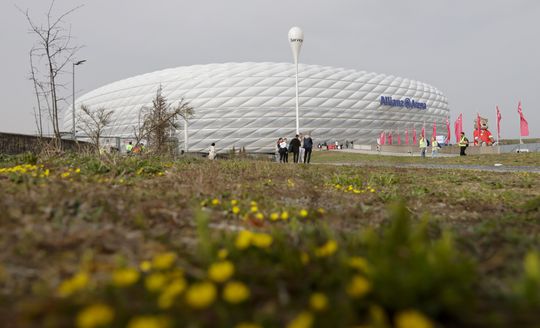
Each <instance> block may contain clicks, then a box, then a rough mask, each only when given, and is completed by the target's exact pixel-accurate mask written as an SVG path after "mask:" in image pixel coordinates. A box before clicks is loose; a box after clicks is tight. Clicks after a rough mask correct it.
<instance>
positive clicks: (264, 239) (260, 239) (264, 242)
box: [251, 233, 272, 248]
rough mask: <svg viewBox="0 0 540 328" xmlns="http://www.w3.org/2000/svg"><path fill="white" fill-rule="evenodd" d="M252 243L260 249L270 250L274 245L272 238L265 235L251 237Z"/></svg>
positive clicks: (256, 234)
mask: <svg viewBox="0 0 540 328" xmlns="http://www.w3.org/2000/svg"><path fill="white" fill-rule="evenodd" d="M251 242H252V243H253V245H254V246H256V247H259V248H268V247H270V245H272V236H270V235H268V234H265V233H255V234H253V236H252V237H251Z"/></svg>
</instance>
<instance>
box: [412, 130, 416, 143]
mask: <svg viewBox="0 0 540 328" xmlns="http://www.w3.org/2000/svg"><path fill="white" fill-rule="evenodd" d="M412 143H413V144H414V145H416V128H413V135H412Z"/></svg>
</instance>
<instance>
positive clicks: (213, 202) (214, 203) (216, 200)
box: [212, 198, 220, 206]
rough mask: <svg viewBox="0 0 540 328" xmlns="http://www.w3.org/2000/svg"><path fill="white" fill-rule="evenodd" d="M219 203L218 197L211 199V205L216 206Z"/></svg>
mask: <svg viewBox="0 0 540 328" xmlns="http://www.w3.org/2000/svg"><path fill="white" fill-rule="evenodd" d="M219 203H220V202H219V199H217V198H214V199H212V205H214V206H216V205H219Z"/></svg>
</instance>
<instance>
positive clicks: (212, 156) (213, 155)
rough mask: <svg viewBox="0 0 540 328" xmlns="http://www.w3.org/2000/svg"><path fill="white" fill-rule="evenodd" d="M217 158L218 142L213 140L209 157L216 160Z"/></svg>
mask: <svg viewBox="0 0 540 328" xmlns="http://www.w3.org/2000/svg"><path fill="white" fill-rule="evenodd" d="M215 158H216V144H215V143H214V142H212V144H211V145H210V148H208V159H209V160H211V161H212V160H214V159H215Z"/></svg>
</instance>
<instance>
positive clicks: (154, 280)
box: [144, 272, 167, 292]
mask: <svg viewBox="0 0 540 328" xmlns="http://www.w3.org/2000/svg"><path fill="white" fill-rule="evenodd" d="M166 283H167V277H166V276H165V275H164V274H163V273H159V272H156V273H152V274H150V275H149V276H148V277H146V279H145V280H144V286H145V287H146V289H147V290H148V291H150V292H156V291H158V290H160V289H162V288H163V287H165V284H166Z"/></svg>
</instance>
